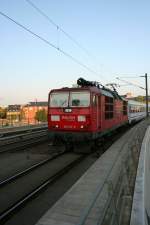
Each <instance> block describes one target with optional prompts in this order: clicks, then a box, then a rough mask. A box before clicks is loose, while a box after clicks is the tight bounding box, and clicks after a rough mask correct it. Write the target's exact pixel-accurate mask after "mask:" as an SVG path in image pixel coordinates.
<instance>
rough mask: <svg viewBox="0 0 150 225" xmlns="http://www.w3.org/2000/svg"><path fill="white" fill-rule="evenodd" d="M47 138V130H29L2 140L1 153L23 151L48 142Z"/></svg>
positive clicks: (0, 139)
mask: <svg viewBox="0 0 150 225" xmlns="http://www.w3.org/2000/svg"><path fill="white" fill-rule="evenodd" d="M47 139H48V137H47V128H42V129H40V130H39V129H38V130H37V129H36V130H32V131H31V130H29V131H28V132H25V133H21V134H20V133H18V134H15V135H11V136H8V137H1V138H0V153H4V152H8V151H12V150H15V151H17V150H21V149H25V148H27V147H28V146H31V145H34V144H38V143H40V142H43V141H46V140H47Z"/></svg>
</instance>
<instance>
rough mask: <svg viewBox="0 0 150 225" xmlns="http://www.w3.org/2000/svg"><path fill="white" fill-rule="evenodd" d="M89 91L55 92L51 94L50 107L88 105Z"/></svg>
mask: <svg viewBox="0 0 150 225" xmlns="http://www.w3.org/2000/svg"><path fill="white" fill-rule="evenodd" d="M89 105H90V93H89V92H87V91H86V92H85V91H82V92H53V93H51V94H50V107H88V106H89Z"/></svg>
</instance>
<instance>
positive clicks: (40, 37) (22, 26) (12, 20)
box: [0, 11, 100, 76]
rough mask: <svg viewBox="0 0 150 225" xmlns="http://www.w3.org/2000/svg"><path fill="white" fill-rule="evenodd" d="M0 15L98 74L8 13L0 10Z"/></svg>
mask: <svg viewBox="0 0 150 225" xmlns="http://www.w3.org/2000/svg"><path fill="white" fill-rule="evenodd" d="M0 15H2V16H3V17H5V18H7V19H8V20H10V21H11V22H13V23H15V24H16V25H18V26H19V27H21V28H22V29H24V30H25V31H27V32H28V33H30V34H32V35H33V36H35V37H37V38H38V39H40V40H41V41H43V42H45V43H46V44H48V45H49V46H51V47H52V48H55V49H56V50H57V51H59V52H61V53H62V54H63V55H65V56H66V57H68V58H70V59H71V60H72V61H74V62H76V63H77V64H79V65H80V66H82V67H84V68H85V69H87V70H88V71H89V72H91V73H94V74H96V75H98V76H100V74H98V73H97V72H96V71H94V70H93V69H91V68H90V67H88V66H87V65H85V64H83V63H82V62H80V61H79V60H78V59H76V58H75V57H74V56H72V55H71V54H69V53H67V52H65V51H64V50H62V49H61V48H59V47H57V46H56V45H54V44H52V43H51V42H50V41H48V40H47V39H45V38H43V37H42V36H40V35H38V34H37V33H35V32H33V31H32V30H31V29H29V28H27V27H26V26H24V25H22V24H21V23H19V22H17V21H16V20H14V19H12V18H11V17H9V16H8V15H6V14H5V13H3V12H1V11H0Z"/></svg>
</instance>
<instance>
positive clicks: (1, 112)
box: [0, 107, 6, 119]
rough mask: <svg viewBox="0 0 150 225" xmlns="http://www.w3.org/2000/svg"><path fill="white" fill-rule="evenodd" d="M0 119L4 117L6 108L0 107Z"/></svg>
mask: <svg viewBox="0 0 150 225" xmlns="http://www.w3.org/2000/svg"><path fill="white" fill-rule="evenodd" d="M0 119H6V109H5V108H1V107H0Z"/></svg>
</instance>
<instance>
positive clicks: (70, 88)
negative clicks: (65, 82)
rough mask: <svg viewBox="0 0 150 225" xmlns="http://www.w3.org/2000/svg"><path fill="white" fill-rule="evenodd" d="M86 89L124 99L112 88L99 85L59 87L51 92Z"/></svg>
mask: <svg viewBox="0 0 150 225" xmlns="http://www.w3.org/2000/svg"><path fill="white" fill-rule="evenodd" d="M86 90H89V91H90V92H95V93H101V94H102V95H104V96H108V97H111V98H115V99H119V100H122V101H123V100H124V99H123V98H122V97H121V96H120V95H118V93H117V92H115V91H112V90H110V89H107V88H98V87H95V86H84V87H81V86H78V87H63V88H59V89H52V90H51V91H50V93H52V92H64V91H86Z"/></svg>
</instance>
